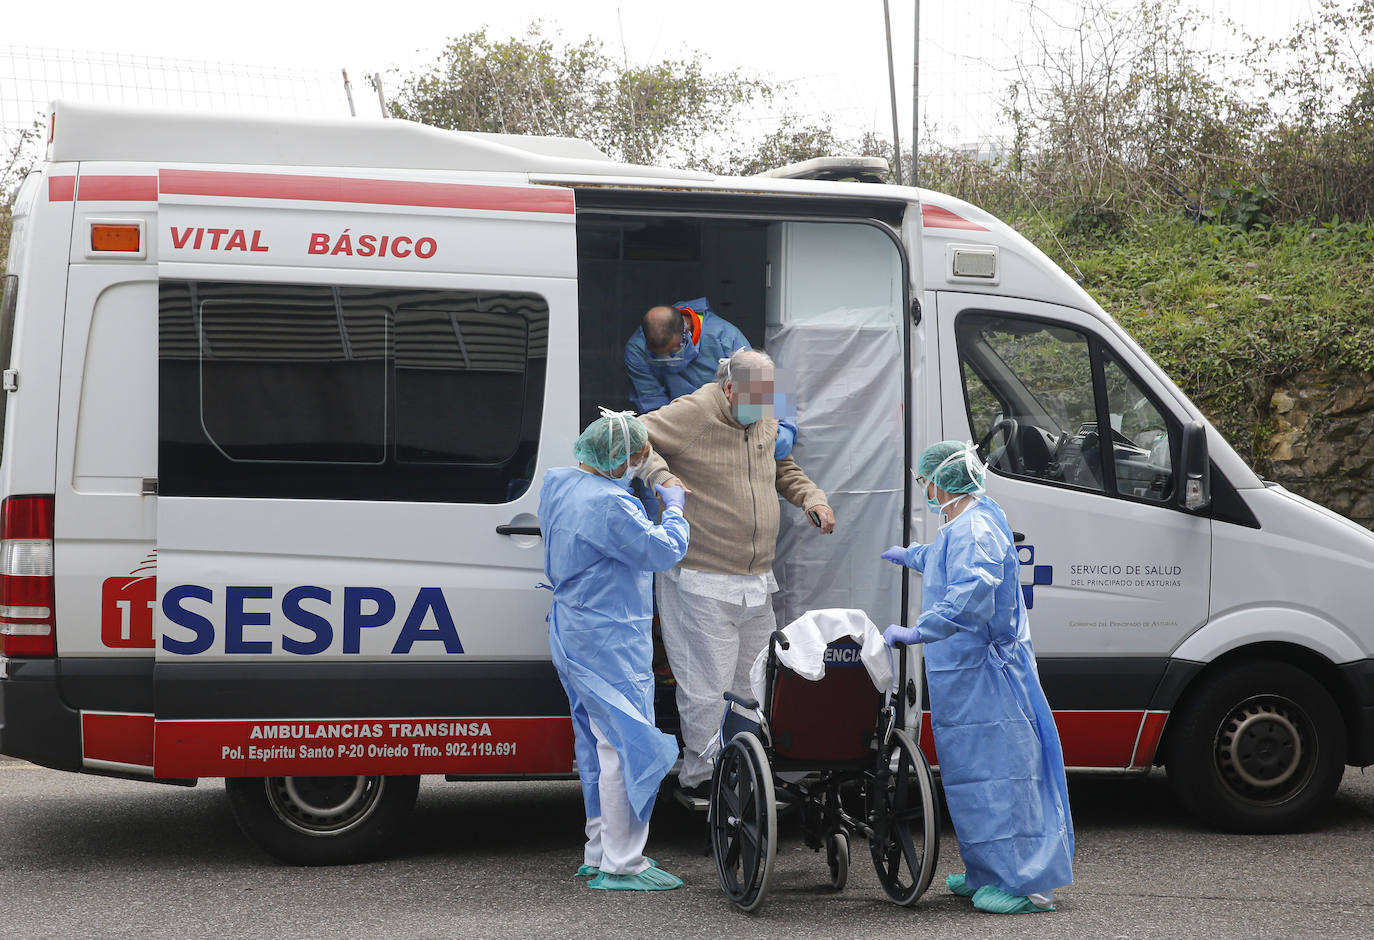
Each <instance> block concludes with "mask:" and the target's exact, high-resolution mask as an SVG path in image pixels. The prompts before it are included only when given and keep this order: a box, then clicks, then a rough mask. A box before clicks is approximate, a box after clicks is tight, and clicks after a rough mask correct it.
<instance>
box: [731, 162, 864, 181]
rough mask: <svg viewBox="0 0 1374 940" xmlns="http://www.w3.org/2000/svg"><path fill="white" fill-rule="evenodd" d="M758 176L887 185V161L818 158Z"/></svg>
mask: <svg viewBox="0 0 1374 940" xmlns="http://www.w3.org/2000/svg"><path fill="white" fill-rule="evenodd" d="M756 175H758V176H772V177H776V178H779V179H788V180H851V181H853V182H857V183H886V182H887V175H888V167H887V161H886V160H884V159H883V158H882V157H816V158H815V159H813V160H803V161H802V162H801V163H789V164H788V165H787V166H780V167H778V168H777V169H775V170H768V171H766V172H764V173H759V174H756Z"/></svg>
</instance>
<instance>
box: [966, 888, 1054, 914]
mask: <svg viewBox="0 0 1374 940" xmlns="http://www.w3.org/2000/svg"><path fill="white" fill-rule="evenodd" d="M973 906H974V907H976V908H978V910H980V911H986V912H987V913H989V914H1042V913H1044V912H1046V911H1052V910H1054V905H1053V904H1051V905H1050V906H1049V907H1041V906H1040V905H1039V904H1036V903H1035V902H1034V901H1032V900H1031V899H1030V898H1028V897H1026V896H1025V895H1024V894H1007V892H1005V891H1003V890H1002V889H1001V888H999V887H997V886H996V885H983V887H981V888H979V889H978V890H977V891H976V892H974V895H973Z"/></svg>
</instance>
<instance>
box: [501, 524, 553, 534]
mask: <svg viewBox="0 0 1374 940" xmlns="http://www.w3.org/2000/svg"><path fill="white" fill-rule="evenodd" d="M496 534H497V535H540V536H542V535H543V534H544V532H543V530H541V529H540V528H539V526H537V525H499V526H497V527H496Z"/></svg>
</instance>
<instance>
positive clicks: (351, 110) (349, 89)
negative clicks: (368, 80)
mask: <svg viewBox="0 0 1374 940" xmlns="http://www.w3.org/2000/svg"><path fill="white" fill-rule="evenodd" d="M339 71H341V72H343V77H344V94H346V95H348V116H349V117H357V116H358V109H357V108H355V107H353V83H352V82H350V81H349V80H348V69H340V70H339Z"/></svg>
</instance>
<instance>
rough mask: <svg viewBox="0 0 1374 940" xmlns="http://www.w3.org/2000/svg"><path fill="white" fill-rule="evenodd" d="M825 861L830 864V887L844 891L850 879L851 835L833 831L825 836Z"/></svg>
mask: <svg viewBox="0 0 1374 940" xmlns="http://www.w3.org/2000/svg"><path fill="white" fill-rule="evenodd" d="M825 862H826V864H827V865H829V866H830V887H832V888H834V889H835V890H836V891H843V890H844V885H845V882H847V881H848V880H849V836H847V835H845V834H844V833H843V832H832V833H830V835H828V836H826V837H825Z"/></svg>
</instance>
